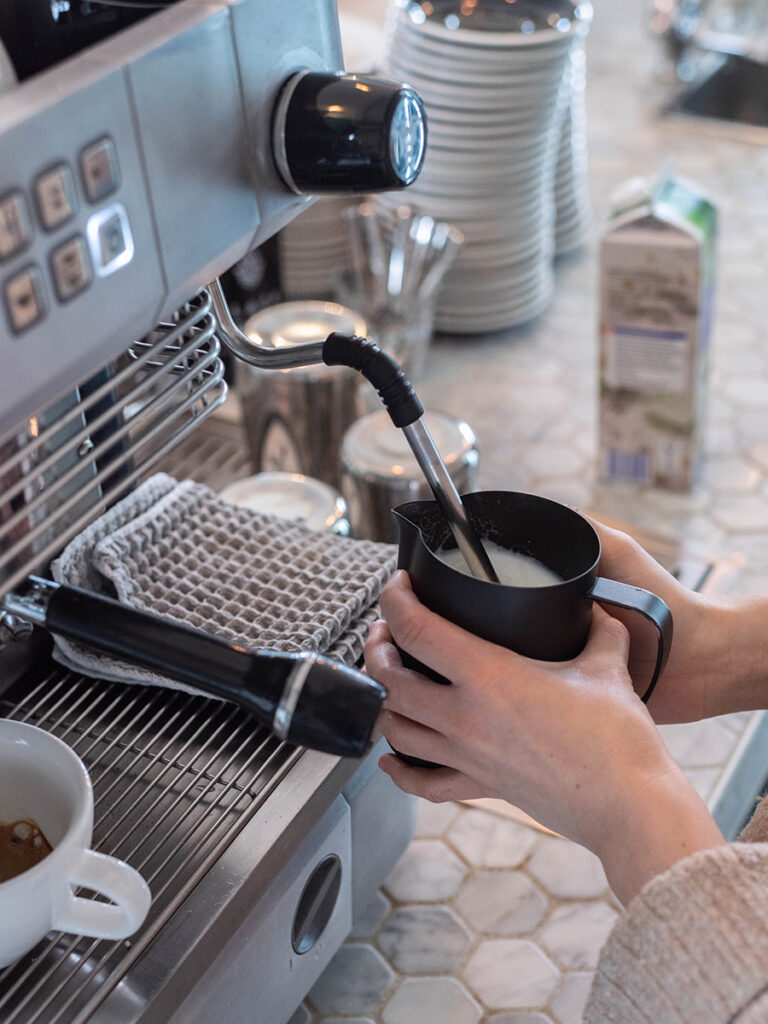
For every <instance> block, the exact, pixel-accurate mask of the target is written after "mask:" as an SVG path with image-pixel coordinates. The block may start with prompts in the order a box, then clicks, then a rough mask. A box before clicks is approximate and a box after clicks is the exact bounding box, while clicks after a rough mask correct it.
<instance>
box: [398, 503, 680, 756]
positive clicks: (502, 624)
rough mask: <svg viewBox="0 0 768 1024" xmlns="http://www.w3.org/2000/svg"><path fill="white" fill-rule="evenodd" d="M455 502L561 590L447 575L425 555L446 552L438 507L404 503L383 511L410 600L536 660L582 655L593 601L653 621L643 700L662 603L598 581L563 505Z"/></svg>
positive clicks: (665, 617)
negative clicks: (388, 513)
mask: <svg viewBox="0 0 768 1024" xmlns="http://www.w3.org/2000/svg"><path fill="white" fill-rule="evenodd" d="M462 502H463V504H464V507H465V508H466V510H467V514H468V516H469V518H470V521H471V523H472V525H473V526H474V528H475V530H476V531H477V533H478V534H479V536H480V537H481V538H482V539H484V540H490V541H494V542H495V543H496V544H498V545H499V546H500V547H503V548H506V549H508V550H510V551H515V552H518V553H520V554H523V555H528V556H530V557H532V558H535V559H536V560H537V561H539V562H541V563H543V564H544V565H545V566H546V567H547V568H548V569H551V570H552V571H553V572H555V573H556V574H557V575H558V576H559V577H560V578H561V580H562V582H560V583H555V584H552V585H551V586H544V587H517V586H506V585H503V584H501V583H490V582H488V581H487V580H481V579H478V578H477V577H474V576H470V575H468V574H466V573H463V572H459V571H457V570H456V569H452V568H451V567H450V566H449V565H446V563H445V562H444V561H442V560H441V559H440V558H439V557H438V556H437V555H436V554H435V552H437V551H439V550H441V549H448V548H452V547H455V546H456V544H455V542H454V540H453V535H452V533H451V529H450V526H449V525H448V522H447V520H446V519H445V516H444V515H443V513H442V511H441V510H440V507H439V505H438V504H437V502H436V501H409V502H406V503H405V504H404V505H399V506H398V507H397V508H396V509H394V510H393V514H394V515H395V517H396V520H397V525H398V528H399V534H400V539H399V550H398V568H399V569H405V570H407V572H408V574H409V576H410V579H411V584H412V586H413V590H414V593H415V594H416V596H417V597H418V598H419V600H420V601H421V602H422V603H423V604H425V605H426V606H427V607H428V608H430V609H432V611H434V612H437V613H438V615H441V616H442V617H443V618H445V619H449V620H450V621H451V622H455V623H456V624H457V625H459V626H461V627H462V628H464V629H466V630H468V631H469V632H471V633H474V634H475V635H476V636H479V637H482V638H483V639H484V640H490V641H492V642H493V643H496V644H499V645H501V646H502V647H507V648H509V649H510V650H512V651H516V652H517V653H518V654H523V655H525V656H526V657H529V658H536V659H540V660H543V661H566V660H568V659H570V658H574V657H576V655H578V654H579V653H580V652H581V651H582V650H583V648H584V645H585V644H586V641H587V636H588V634H589V628H590V624H591V621H592V602H593V601H599V602H600V603H601V604H608V605H616V606H617V607H619V608H628V609H631V610H634V611H637V612H639V613H640V614H641V615H643V616H644V617H645V618H646V619H648V620H649V621H650V622H652V623H653V625H654V627H655V628H656V631H657V633H658V641H659V643H658V654H657V657H656V664H655V666H654V670H653V675H652V678H651V680H650V682H649V684H648V686H647V688H646V690H645V692H644V694H643V698H642V699H643V700H644V701H647V700H648V698H649V697H650V695H651V693H652V691H653V688H654V686H655V685H656V681H657V680H658V678H659V675H660V673H661V670H662V669H663V667H664V665H665V664H666V661H667V658H668V656H669V650H670V646H671V643H672V614H671V612H670V610H669V608H668V607H667V605H666V604H665V603H664V601H662V600H661V598H660V597H657V596H656V595H655V594H652V593H650V592H649V591H647V590H641V589H640V588H639V587H632V586H629V585H628V584H626V583H618V582H616V581H615V580H608V579H604V578H603V577H600V576H598V575H597V564H598V562H599V561H600V539H599V537H598V535H597V533H596V532H595V530H594V529H593V528H592V526H591V525H590V523H589V522H588V521H587V520H586V519H585V518H584V517H583V516H581V515H579V513H578V512H574V511H573V509H570V508H568V507H567V506H565V505H560V504H558V502H556V501H550V500H549V499H548V498H541V497H538V496H537V495H534V494H522V493H518V492H513V491H478V492H476V493H472V494H465V495H463V496H462ZM401 654H402V656H403V662H404V664H406V665H407V666H408V667H410V668H415V669H417V670H418V671H420V672H422V673H423V674H424V675H427V676H429V677H430V678H431V679H434V680H435V681H436V682H440V683H448V682H449V680H448V679H445V678H444V677H442V676H439V675H438V674H437V673H436V672H433V671H432V670H431V669H428V668H426V667H425V666H424V665H422V664H420V663H419V662H417V661H416V659H414V658H412V657H411V656H410V655H409V654H408V653H407V652H401ZM401 756H402V755H401ZM405 760H407V761H409V762H410V763H413V764H420V765H426V764H429V762H425V761H421V760H419V759H418V758H405Z"/></svg>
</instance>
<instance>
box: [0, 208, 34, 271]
mask: <svg viewBox="0 0 768 1024" xmlns="http://www.w3.org/2000/svg"><path fill="white" fill-rule="evenodd" d="M31 238H32V224H31V222H30V219H29V213H28V211H27V203H26V200H25V199H24V196H23V194H22V193H21V192H10V193H9V194H8V195H5V196H3V197H2V199H0V260H7V259H10V258H11V257H12V256H16V255H17V254H18V253H20V252H21V251H22V250H23V249H24V248H25V247H26V245H27V243H28V242H29V241H30V240H31Z"/></svg>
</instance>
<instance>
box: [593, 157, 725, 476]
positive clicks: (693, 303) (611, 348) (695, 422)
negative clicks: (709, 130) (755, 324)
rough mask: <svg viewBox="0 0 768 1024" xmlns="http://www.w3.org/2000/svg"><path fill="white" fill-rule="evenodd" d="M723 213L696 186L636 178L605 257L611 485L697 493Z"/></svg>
mask: <svg viewBox="0 0 768 1024" xmlns="http://www.w3.org/2000/svg"><path fill="white" fill-rule="evenodd" d="M715 234H716V211H715V207H714V206H713V204H712V203H711V202H710V201H709V200H708V199H707V198H705V197H704V196H703V195H702V194H701V192H700V191H699V190H698V189H697V188H696V186H694V185H691V184H690V183H688V182H683V181H681V180H673V179H672V178H670V177H662V178H660V179H657V180H654V181H649V180H647V179H633V180H632V181H631V182H628V183H627V185H626V186H624V187H623V188H622V190H621V192H620V193H618V194H617V197H616V201H615V203H614V209H613V213H612V215H611V217H610V219H609V223H608V225H607V228H606V231H605V234H604V236H603V240H602V244H601V252H600V410H599V466H600V476H601V478H602V479H603V480H626V481H634V482H639V483H644V484H649V485H652V486H655V487H659V488H664V489H667V490H675V491H684V490H688V489H689V488H690V487H691V484H692V483H693V480H694V478H695V474H696V463H697V454H698V451H699V447H700V435H701V431H702V427H703V419H704V399H705V390H706V382H707V361H708V344H709V335H710V326H711V322H712V297H713V291H714V278H715Z"/></svg>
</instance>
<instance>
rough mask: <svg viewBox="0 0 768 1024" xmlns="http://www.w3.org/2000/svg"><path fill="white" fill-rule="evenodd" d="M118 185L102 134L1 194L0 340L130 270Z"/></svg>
mask: <svg viewBox="0 0 768 1024" xmlns="http://www.w3.org/2000/svg"><path fill="white" fill-rule="evenodd" d="M0 3H2V0H0ZM73 167H74V168H76V169H77V170H79V175H78V174H73V171H72V168H73ZM120 184H121V178H120V170H119V163H118V158H117V147H116V145H115V143H114V141H113V140H112V138H111V137H110V136H109V135H106V134H103V135H100V136H97V137H96V138H95V139H92V141H91V142H89V143H87V145H85V146H82V147H81V148H80V149H79V150H78V151H77V152H76V154H75V155H74V159H73V160H72V161H70V162H67V160H60V161H59V162H58V163H56V164H52V165H51V164H49V165H48V166H47V167H44V168H43V169H40V170H39V172H38V173H37V174H36V175H35V176H34V177H33V178H32V180H31V181H30V182H29V183H28V184H27V186H26V188H25V186H24V183H21V182H20V183H17V184H15V185H12V186H11V187H10V188H9V190H8V191H6V192H4V193H2V194H0V266H2V267H3V271H4V273H3V275H2V276H0V332H2V325H3V321H4V320H5V321H6V323H7V325H8V326H9V327H10V329H11V331H12V332H13V333H14V334H20V333H22V332H24V331H27V330H28V329H29V328H31V327H34V326H35V325H36V324H37V323H38V322H39V321H40V320H42V319H43V317H44V316H45V315H46V313H47V311H48V303H49V302H50V301H51V299H52V300H53V301H54V302H56V301H58V302H61V303H65V302H66V303H68V302H70V301H72V300H74V299H76V298H77V296H79V295H80V294H81V293H82V292H84V291H85V290H86V289H88V287H89V286H90V285H92V284H93V283H94V280H98V279H99V278H104V277H108V276H109V275H110V274H113V273H114V272H115V271H116V270H119V269H120V268H121V267H124V266H126V264H128V263H130V262H131V260H132V259H133V256H134V252H135V245H134V240H133V232H132V230H131V224H130V220H129V218H128V211H127V210H126V208H125V206H124V205H123V203H121V202H115V201H114V200H112V201H110V200H109V199H108V198H107V197H109V196H111V195H113V193H116V192H118V189H119V187H120ZM105 198H107V204H106V205H102V206H101V207H100V208H99V207H98V206H97V207H96V209H90V210H89V207H88V203H90V204H98V203H102V201H103V200H104V199H105ZM85 200H87V203H86V202H85ZM36 225H37V231H36ZM40 227H42V228H43V229H44V230H45V232H47V233H48V235H49V236H51V237H46V235H44V234H43V233H42V232H40V230H39V228H40ZM62 229H63V230H62ZM27 250H29V251H27ZM6 264H7V265H6ZM46 278H48V280H47V281H46ZM3 307H4V309H3ZM3 313H5V316H3Z"/></svg>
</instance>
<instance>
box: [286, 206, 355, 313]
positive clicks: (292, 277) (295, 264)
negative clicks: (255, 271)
mask: <svg viewBox="0 0 768 1024" xmlns="http://www.w3.org/2000/svg"><path fill="white" fill-rule="evenodd" d="M349 204H350V199H349V198H347V197H345V198H337V197H335V196H329V197H327V198H326V197H323V198H322V199H318V200H316V201H315V202H314V203H313V204H312V206H308V207H307V209H306V210H304V212H303V213H300V214H299V216H298V217H296V218H295V219H294V220H292V221H291V222H290V224H287V225H286V226H285V227H284V228H283V229H282V231H281V232H280V234H279V236H278V254H279V255H278V261H279V267H280V289H281V291H282V293H283V295H284V296H285V298H286V299H320V298H328V297H331V296H332V295H333V293H334V289H335V285H336V279H337V277H338V275H339V274H341V273H342V272H343V271H344V270H346V269H347V267H348V265H349V255H348V245H347V232H346V227H345V225H344V219H343V217H342V213H343V212H344V210H345V208H346V207H347V206H349Z"/></svg>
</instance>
